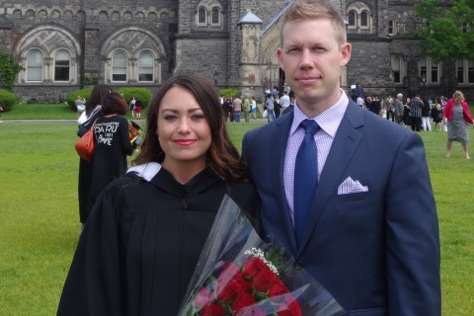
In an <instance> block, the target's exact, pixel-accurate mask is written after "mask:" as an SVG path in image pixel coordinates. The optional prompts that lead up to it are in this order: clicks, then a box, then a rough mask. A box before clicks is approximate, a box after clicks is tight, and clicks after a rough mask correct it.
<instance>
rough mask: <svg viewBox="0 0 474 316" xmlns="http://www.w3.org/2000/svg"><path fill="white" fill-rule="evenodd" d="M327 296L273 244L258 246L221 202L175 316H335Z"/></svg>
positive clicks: (250, 230)
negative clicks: (182, 301)
mask: <svg viewBox="0 0 474 316" xmlns="http://www.w3.org/2000/svg"><path fill="white" fill-rule="evenodd" d="M342 314H343V310H342V308H341V307H340V305H339V304H337V302H336V301H335V300H334V299H333V298H332V296H331V295H330V294H329V293H328V292H327V291H326V290H325V289H324V288H323V287H322V286H321V285H320V284H319V283H318V282H317V281H316V280H314V279H313V278H312V277H311V276H310V275H309V274H308V273H307V272H306V271H304V270H303V269H302V268H301V267H299V266H297V265H296V264H295V262H294V260H293V258H292V257H291V256H290V255H288V253H287V252H286V251H285V250H284V249H283V248H282V247H278V246H277V245H276V244H272V243H269V242H265V241H263V240H262V239H261V238H260V237H259V235H258V234H257V233H256V231H255V229H254V227H253V226H252V224H251V222H250V221H249V220H248V218H247V217H246V215H245V214H244V213H243V212H241V211H240V209H239V207H238V206H237V205H236V204H235V202H234V201H233V200H232V199H230V198H228V197H226V198H224V201H223V203H222V205H221V208H220V210H219V212H218V214H217V217H216V219H215V221H214V224H213V227H212V229H211V232H210V234H209V237H208V240H207V241H206V244H205V245H204V248H203V251H202V253H201V256H200V259H199V261H198V264H197V266H196V270H195V272H194V275H193V278H192V279H191V282H190V286H189V288H188V293H187V295H186V296H185V299H184V303H183V305H182V307H181V310H180V313H179V314H178V315H180V316H230V315H239V316H251V315H252V316H267V315H268V316H270V315H271V316H302V315H311V316H315V315H316V316H336V315H342Z"/></svg>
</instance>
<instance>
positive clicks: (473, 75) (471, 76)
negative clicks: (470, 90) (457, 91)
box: [467, 61, 474, 83]
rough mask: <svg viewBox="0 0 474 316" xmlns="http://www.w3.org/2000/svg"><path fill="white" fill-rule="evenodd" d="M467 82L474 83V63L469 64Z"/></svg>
mask: <svg viewBox="0 0 474 316" xmlns="http://www.w3.org/2000/svg"><path fill="white" fill-rule="evenodd" d="M467 82H468V83H474V61H470V62H468V68H467Z"/></svg>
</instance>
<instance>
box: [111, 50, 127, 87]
mask: <svg viewBox="0 0 474 316" xmlns="http://www.w3.org/2000/svg"><path fill="white" fill-rule="evenodd" d="M127 72H128V56H127V53H126V52H125V51H124V50H121V49H119V50H116V51H115V52H114V54H113V55H112V81H121V82H124V81H127Z"/></svg>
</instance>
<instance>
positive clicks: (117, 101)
mask: <svg viewBox="0 0 474 316" xmlns="http://www.w3.org/2000/svg"><path fill="white" fill-rule="evenodd" d="M127 112H128V105H127V102H125V99H124V98H123V97H122V96H121V95H120V94H118V93H117V92H112V93H109V94H107V95H106V96H105V97H104V100H103V103H102V114H104V115H109V114H120V115H124V114H126V113H127Z"/></svg>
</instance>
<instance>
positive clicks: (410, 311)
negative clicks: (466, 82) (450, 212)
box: [242, 0, 441, 316]
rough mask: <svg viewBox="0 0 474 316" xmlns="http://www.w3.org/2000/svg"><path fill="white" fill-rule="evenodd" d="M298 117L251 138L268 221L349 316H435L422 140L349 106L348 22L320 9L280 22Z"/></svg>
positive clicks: (269, 230) (246, 147)
mask: <svg viewBox="0 0 474 316" xmlns="http://www.w3.org/2000/svg"><path fill="white" fill-rule="evenodd" d="M282 19H283V20H282V31H281V36H282V41H281V43H282V47H281V48H279V49H278V51H277V57H278V60H279V63H280V67H281V68H282V69H283V70H284V72H285V76H286V78H287V80H288V83H289V85H290V86H291V88H292V90H293V91H294V92H295V95H296V106H295V107H294V111H293V113H290V114H287V115H283V116H282V117H281V118H280V119H279V120H277V121H275V122H272V123H271V124H268V125H266V126H264V127H261V128H259V129H256V130H252V131H250V132H249V133H247V134H246V135H245V137H244V140H243V147H242V155H243V157H244V159H245V161H246V162H247V164H248V169H249V173H250V176H251V178H252V180H253V181H254V183H255V185H256V187H257V189H258V191H259V195H260V197H261V200H262V213H261V220H262V224H263V228H264V230H265V232H266V234H268V235H269V236H270V237H273V238H276V239H278V240H279V242H281V243H282V244H283V245H285V246H286V247H287V248H288V249H289V250H290V251H291V252H292V254H293V255H294V256H295V260H296V261H297V262H298V263H299V264H300V265H302V266H303V267H304V268H305V269H306V271H308V272H309V273H310V274H311V275H312V276H313V277H315V278H316V279H317V280H319V281H320V282H321V283H322V284H323V285H324V286H325V287H326V288H327V289H328V291H329V292H330V293H331V294H332V295H333V296H334V298H335V299H336V300H337V301H338V302H339V304H341V305H342V307H343V308H344V309H345V310H346V312H347V315H358V316H360V315H367V316H376V315H377V316H380V315H390V316H394V315H398V316H401V315H403V316H408V315H420V316H422V315H423V316H425V315H430V316H437V315H440V304H441V303H440V275H439V239H438V223H437V217H436V209H435V204H434V200H433V194H432V190H431V184H430V179H429V174H428V169H427V165H426V161H425V155H424V149H423V144H422V141H421V139H420V137H419V136H418V135H416V134H415V133H412V132H410V131H408V130H406V129H403V128H401V127H399V126H398V125H396V124H393V123H391V122H388V121H387V120H384V119H382V118H381V117H379V116H376V115H374V114H373V113H370V112H369V111H364V110H363V109H361V108H360V107H359V106H357V105H356V104H354V103H353V101H349V99H348V97H347V96H346V94H345V93H344V91H343V90H342V89H341V88H340V75H341V68H342V67H343V66H344V65H346V64H347V63H348V62H349V60H350V57H351V45H350V44H349V43H347V42H346V34H345V28H344V21H343V19H342V18H341V17H340V15H339V14H338V13H337V11H335V10H334V9H333V8H332V7H330V6H329V5H328V4H326V3H325V2H322V1H314V0H313V1H311V0H297V1H295V2H294V3H293V4H292V5H291V6H290V7H289V8H288V10H287V11H286V13H285V14H284V16H283V17H282Z"/></svg>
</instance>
